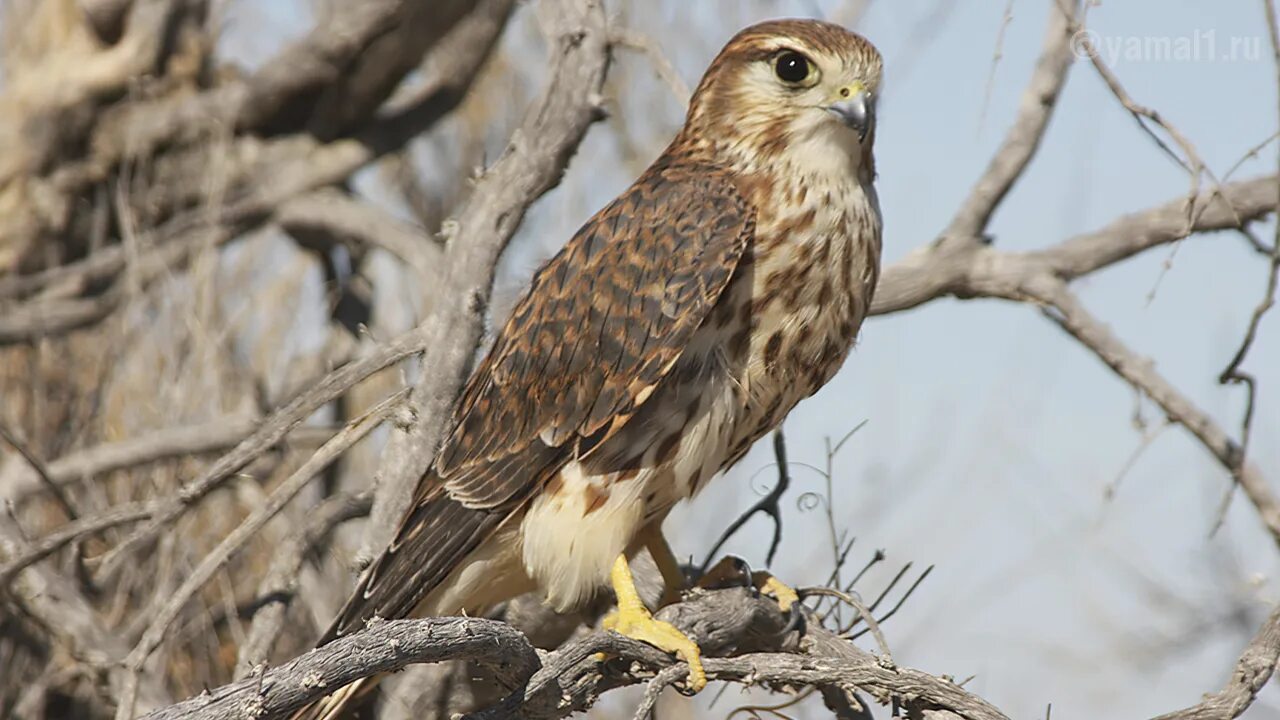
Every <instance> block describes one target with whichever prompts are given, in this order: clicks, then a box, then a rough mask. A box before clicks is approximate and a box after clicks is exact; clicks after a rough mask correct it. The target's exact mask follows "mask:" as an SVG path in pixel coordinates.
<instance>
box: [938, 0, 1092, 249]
mask: <svg viewBox="0 0 1280 720" xmlns="http://www.w3.org/2000/svg"><path fill="white" fill-rule="evenodd" d="M1049 5H1050V10H1049V27H1048V29H1047V30H1046V31H1045V39H1044V49H1043V50H1042V51H1041V53H1040V59H1039V60H1038V61H1037V62H1036V68H1035V71H1034V72H1033V74H1032V76H1031V82H1030V84H1029V85H1028V86H1027V90H1026V92H1025V93H1024V94H1023V96H1022V107H1021V108H1020V109H1019V110H1018V117H1017V119H1016V120H1015V121H1014V123H1013V127H1012V128H1010V129H1009V132H1008V134H1006V135H1005V138H1004V142H1002V143H1001V145H1000V149H999V150H997V151H996V154H995V156H994V157H992V159H991V163H990V164H989V165H988V166H987V170H986V172H984V173H983V175H982V177H981V178H980V179H979V180H978V181H977V182H976V183H974V186H973V188H972V189H971V190H970V191H969V197H968V198H966V199H965V201H964V203H962V204H961V206H960V209H959V211H957V212H956V214H955V217H953V218H952V219H951V224H950V225H948V226H947V229H946V230H944V231H943V233H942V243H943V244H948V243H974V242H978V241H979V239H980V238H981V237H982V234H983V233H984V232H985V231H986V227H987V224H988V223H989V222H990V221H991V216H992V214H993V213H995V211H996V208H997V207H998V206H999V205H1000V201H1001V200H1003V199H1004V197H1005V195H1007V194H1008V193H1009V190H1010V189H1012V188H1013V184H1014V183H1015V182H1017V180H1018V178H1019V177H1021V176H1022V172H1023V171H1024V170H1026V168H1027V165H1028V164H1029V163H1030V162H1031V158H1032V157H1033V156H1034V155H1035V153H1036V150H1037V149H1038V148H1039V147H1040V141H1041V140H1042V139H1044V134H1045V129H1046V128H1047V127H1048V126H1049V118H1050V117H1051V116H1052V114H1053V108H1054V105H1055V104H1056V103H1057V101H1058V95H1059V94H1061V92H1062V87H1063V85H1065V84H1066V80H1067V70H1068V69H1070V67H1071V61H1072V58H1073V56H1072V53H1071V28H1072V25H1073V24H1074V22H1075V18H1074V14H1075V13H1076V12H1079V10H1078V7H1079V2H1078V0H1066V2H1060V1H1059V0H1049ZM1068 11H1070V13H1071V14H1068Z"/></svg>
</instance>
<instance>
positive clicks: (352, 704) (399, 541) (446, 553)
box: [290, 478, 506, 720]
mask: <svg viewBox="0 0 1280 720" xmlns="http://www.w3.org/2000/svg"><path fill="white" fill-rule="evenodd" d="M428 479H429V480H430V479H431V478H428ZM442 484H443V483H440V482H438V481H437V482H434V483H432V482H427V483H424V485H425V486H426V487H428V488H433V487H434V488H439V487H440V486H442ZM505 517H506V514H505V513H494V512H486V511H483V510H471V509H469V508H466V507H464V506H463V505H462V504H461V503H459V502H457V501H455V500H453V499H452V498H450V497H449V496H448V495H446V494H445V493H443V492H439V491H438V490H437V491H436V492H429V493H427V494H426V497H424V498H421V499H419V500H418V501H417V502H415V504H414V506H413V507H412V508H410V510H409V513H408V515H407V516H406V517H405V519H404V521H403V522H401V524H400V528H399V529H398V530H397V531H396V537H395V539H394V540H392V542H391V544H390V545H389V546H388V547H387V549H386V550H384V551H383V552H382V555H381V556H380V557H379V558H378V559H377V560H375V561H374V562H373V564H372V565H370V566H369V569H368V570H366V571H365V573H364V575H363V576H362V577H361V578H360V582H358V583H356V587H355V590H354V591H352V593H351V596H350V597H349V598H348V599H347V602H346V604H345V605H344V606H343V608H342V610H341V611H339V612H338V617H337V618H335V619H334V621H333V624H332V625H330V626H329V629H328V630H327V631H326V632H325V634H324V635H323V636H321V638H320V641H319V643H317V647H318V646H320V645H324V644H326V643H329V642H332V641H333V640H335V639H336V638H338V637H340V636H342V635H345V634H348V633H350V632H353V631H355V630H359V629H360V628H363V627H364V624H365V622H366V621H367V620H369V619H370V618H372V617H374V616H378V617H381V618H383V619H387V620H392V619H397V618H405V617H410V616H412V615H413V614H414V611H415V609H416V608H417V607H418V605H419V604H420V603H421V602H422V600H423V599H424V598H426V597H427V595H428V594H429V593H430V592H431V591H433V590H435V589H436V588H437V587H439V586H440V584H441V583H442V582H444V580H445V578H446V577H448V575H449V573H450V572H452V571H453V569H454V568H456V567H458V566H459V565H460V564H462V562H463V561H464V560H465V558H466V557H467V555H469V554H470V553H471V552H472V551H473V550H475V549H476V547H477V546H479V544H480V543H481V542H482V541H483V540H484V539H485V538H486V537H488V535H489V533H490V532H492V531H493V529H494V528H495V527H497V526H498V525H499V524H500V523H501V521H502V520H503V519H505ZM381 680H382V675H375V676H372V677H367V678H363V679H360V680H357V681H355V682H353V683H351V684H350V685H347V686H345V687H342V688H340V689H338V690H335V691H334V692H333V693H331V694H329V695H327V696H325V697H324V698H321V699H320V700H317V701H315V702H313V703H311V704H310V705H307V706H306V707H304V708H302V709H300V710H298V711H296V712H295V713H294V714H293V715H291V716H290V720H339V719H351V718H355V717H358V715H357V713H358V711H359V710H361V709H362V708H366V707H370V708H371V707H372V704H373V701H374V700H376V693H375V691H376V690H377V687H378V683H379V682H380V681H381Z"/></svg>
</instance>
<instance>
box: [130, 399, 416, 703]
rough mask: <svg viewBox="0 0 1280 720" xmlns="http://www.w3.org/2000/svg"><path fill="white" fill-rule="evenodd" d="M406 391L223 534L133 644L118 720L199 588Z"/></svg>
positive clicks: (339, 436) (374, 411)
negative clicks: (139, 676) (144, 670)
mask: <svg viewBox="0 0 1280 720" xmlns="http://www.w3.org/2000/svg"><path fill="white" fill-rule="evenodd" d="M407 393H408V391H407V390H401V391H400V392H397V393H395V394H393V395H392V396H391V397H389V398H387V399H386V400H383V401H382V402H381V403H379V404H378V405H376V406H374V407H373V408H372V409H370V410H369V411H368V412H367V413H366V414H365V415H364V416H363V417H361V418H358V419H357V420H355V421H353V422H352V423H350V424H349V425H348V426H347V427H346V428H344V429H343V430H342V431H341V432H339V433H338V434H337V435H334V437H333V439H332V440H330V441H329V442H327V443H325V444H324V445H323V446H322V447H321V448H320V449H319V450H317V451H316V452H315V454H314V455H312V456H311V457H310V458H308V459H307V461H306V462H304V463H303V464H302V466H301V467H299V468H298V469H297V470H296V471H295V472H294V473H293V475H291V476H290V477H289V478H288V479H287V480H285V481H284V482H283V483H281V484H280V486H279V487H277V488H276V489H275V490H274V491H273V492H272V493H271V495H270V497H268V498H267V501H266V502H265V503H264V504H263V505H262V507H260V508H258V509H257V510H256V511H254V513H253V514H252V515H250V516H249V517H247V518H245V520H244V521H243V522H242V523H240V525H239V527H237V528H236V529H235V530H233V531H231V533H229V534H228V535H227V536H226V537H225V538H223V540H222V542H220V543H218V546H217V547H216V548H214V549H213V550H212V551H210V552H209V554H208V555H206V556H205V557H204V559H203V560H202V561H201V562H200V564H199V565H197V566H196V568H195V569H194V570H193V571H192V572H191V573H190V574H189V575H188V576H187V578H186V580H185V581H183V583H182V585H181V586H180V587H179V588H178V589H177V590H176V591H175V592H174V593H173V594H172V595H171V596H170V598H169V599H168V601H166V603H165V605H164V607H163V608H161V609H160V611H159V612H158V613H156V616H155V619H153V620H152V621H151V623H150V624H149V625H148V626H147V629H146V631H145V632H143V634H142V638H141V639H139V640H138V643H137V645H135V646H134V648H133V650H132V651H131V652H130V653H129V656H128V657H127V658H125V662H124V664H125V667H126V668H128V670H129V671H130V673H131V674H132V677H131V678H130V679H129V680H128V681H127V682H126V683H125V687H124V691H123V693H122V695H121V699H120V705H119V707H117V708H116V719H117V720H129V718H132V717H133V711H134V708H133V702H134V698H135V697H136V692H137V674H138V673H140V672H141V671H142V667H143V665H144V664H145V663H146V661H147V658H148V657H150V656H151V653H153V652H154V651H155V649H156V648H157V647H159V646H160V643H161V641H162V640H164V635H165V632H166V631H167V630H168V629H169V626H170V625H171V624H172V623H173V621H174V620H176V619H177V618H178V615H179V613H181V612H182V609H183V608H184V607H185V606H186V604H187V603H188V602H189V601H190V600H191V598H192V597H193V596H194V595H195V594H196V593H197V592H199V591H200V588H202V587H204V584H205V583H207V582H208V581H209V580H210V579H212V578H213V575H214V573H216V572H217V571H218V569H219V568H221V567H222V565H223V564H224V563H226V562H227V561H228V560H230V559H231V557H232V556H233V555H234V554H235V553H236V552H238V551H239V550H241V549H242V548H243V547H244V545H245V544H246V543H247V542H248V541H249V540H250V539H251V538H252V537H253V536H254V535H256V534H257V532H258V531H259V530H261V529H262V527H263V526H264V525H266V524H267V521H268V520H270V519H271V518H272V517H275V515H276V513H278V512H280V511H281V510H282V509H284V506H285V505H287V504H288V503H289V501H291V500H292V499H293V498H294V496H295V495H297V494H298V493H299V492H300V491H301V490H302V488H303V487H305V486H306V484H307V483H309V482H311V480H312V479H313V478H314V477H315V476H316V474H317V473H319V472H320V471H321V470H323V469H324V468H325V467H326V466H328V465H329V463H331V462H333V461H334V460H335V459H337V458H338V456H340V455H341V454H342V453H344V452H346V451H347V449H348V448H350V447H351V446H352V445H354V444H356V443H357V442H359V441H360V440H361V439H362V438H364V436H365V435H367V434H369V433H370V432H371V431H372V430H373V429H374V428H376V427H377V426H378V425H380V424H382V421H383V420H385V419H386V418H387V416H388V415H389V414H390V413H391V411H392V410H394V409H395V408H396V407H397V406H398V405H399V404H400V403H401V402H402V401H403V400H404V398H405V396H406V395H407Z"/></svg>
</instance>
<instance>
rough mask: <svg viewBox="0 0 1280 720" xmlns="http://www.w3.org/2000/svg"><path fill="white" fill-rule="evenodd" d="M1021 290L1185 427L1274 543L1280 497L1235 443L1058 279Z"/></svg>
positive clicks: (1279, 533) (1278, 534) (1278, 536)
mask: <svg viewBox="0 0 1280 720" xmlns="http://www.w3.org/2000/svg"><path fill="white" fill-rule="evenodd" d="M1024 290H1025V291H1026V292H1028V293H1029V294H1030V296H1031V297H1034V298H1035V299H1037V300H1038V301H1040V302H1042V303H1044V304H1045V305H1046V306H1048V307H1049V308H1050V309H1052V310H1053V312H1049V313H1047V315H1048V317H1049V318H1050V319H1051V320H1053V321H1054V322H1056V323H1057V324H1058V325H1059V326H1060V327H1061V328H1062V329H1063V330H1066V331H1067V332H1068V333H1070V334H1071V336H1072V337H1074V338H1075V339H1076V340H1079V341H1080V343H1081V344H1082V345H1084V346H1085V347H1086V348H1088V349H1089V350H1090V351H1092V352H1093V353H1094V354H1095V355H1097V356H1098V359H1100V360H1102V361H1103V362H1104V363H1106V364H1107V366H1108V367H1110V368H1111V369H1112V370H1114V371H1115V372H1116V374H1117V375H1119V376H1120V377H1121V378H1123V379H1124V380H1125V381H1126V382H1128V383H1129V384H1131V385H1133V386H1134V387H1135V388H1137V389H1138V390H1141V391H1142V392H1143V393H1144V394H1145V395H1146V396H1147V397H1149V398H1151V400H1152V401H1153V402H1155V403H1156V404H1157V405H1159V406H1160V409H1161V410H1163V411H1164V412H1165V414H1166V415H1167V416H1168V417H1169V419H1170V420H1172V421H1173V422H1176V423H1178V424H1179V425H1182V426H1183V427H1185V428H1186V429H1187V430H1188V431H1189V432H1191V434H1192V435H1194V436H1195V437H1196V438H1197V439H1198V440H1199V441H1200V443H1201V444H1202V445H1203V446H1204V447H1205V449H1207V450H1209V452H1211V453H1213V455H1214V457H1215V458H1217V460H1218V462H1219V463H1221V464H1222V466H1223V467H1225V468H1227V469H1228V470H1230V471H1231V474H1232V476H1233V477H1234V478H1235V480H1236V482H1238V483H1239V484H1240V487H1241V488H1242V489H1243V490H1244V493H1245V495H1246V496H1248V498H1249V500H1250V502H1252V503H1253V505H1254V508H1256V509H1257V511H1258V515H1259V517H1260V518H1261V520H1262V522H1263V524H1264V525H1265V526H1266V527H1267V530H1268V531H1269V532H1270V533H1271V538H1272V540H1273V541H1274V542H1275V543H1276V544H1277V545H1280V498H1277V497H1276V495H1275V494H1274V493H1273V491H1272V490H1271V488H1270V486H1268V485H1267V482H1266V479H1265V478H1263V477H1262V473H1261V472H1260V471H1259V470H1258V468H1257V467H1256V466H1254V465H1253V464H1252V463H1249V462H1248V461H1247V460H1245V459H1244V458H1243V456H1242V454H1241V449H1240V445H1239V444H1238V443H1236V442H1235V441H1234V440H1232V439H1231V438H1230V437H1229V436H1228V435H1227V434H1226V432H1225V431H1224V430H1223V429H1222V428H1221V427H1220V426H1219V425H1218V424H1217V423H1215V422H1214V421H1213V419H1212V418H1210V417H1209V415H1208V413H1206V412H1204V411H1203V410H1201V409H1200V408H1198V407H1196V406H1195V405H1194V404H1193V403H1192V402H1191V400H1190V399H1189V398H1187V397H1186V396H1185V395H1183V394H1182V393H1180V392H1178V390H1177V389H1176V388H1174V387H1173V386H1172V385H1170V384H1169V382H1168V381H1167V380H1165V379H1164V378H1163V377H1161V376H1160V374H1159V373H1157V372H1156V371H1155V367H1154V365H1153V364H1152V362H1151V361H1150V360H1147V359H1145V358H1142V357H1139V356H1138V355H1137V354H1136V353H1134V352H1133V351H1132V350H1130V349H1129V348H1128V347H1127V346H1126V345H1125V344H1124V343H1123V342H1122V341H1121V340H1120V339H1119V338H1117V337H1116V336H1115V335H1114V334H1112V332H1111V330H1110V329H1108V328H1107V326H1106V325H1104V324H1103V323H1102V322H1100V321H1099V320H1098V319H1097V318H1095V317H1093V315H1092V314H1090V313H1089V311H1088V310H1086V309H1085V308H1084V306H1083V305H1081V304H1080V302H1079V301H1078V300H1077V299H1076V298H1075V296H1074V295H1073V294H1072V293H1071V291H1070V290H1068V289H1067V287H1066V285H1065V284H1063V283H1061V282H1060V281H1054V280H1049V279H1042V280H1041V281H1038V282H1035V283H1034V285H1033V286H1024Z"/></svg>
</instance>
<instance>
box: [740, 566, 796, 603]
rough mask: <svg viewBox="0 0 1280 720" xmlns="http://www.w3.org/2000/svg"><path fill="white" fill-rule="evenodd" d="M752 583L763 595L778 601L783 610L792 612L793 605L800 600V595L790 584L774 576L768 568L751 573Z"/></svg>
mask: <svg viewBox="0 0 1280 720" xmlns="http://www.w3.org/2000/svg"><path fill="white" fill-rule="evenodd" d="M751 584H752V585H755V586H756V589H757V590H759V591H760V593H761V594H763V595H768V596H770V597H772V598H773V599H774V600H777V601H778V607H779V608H780V609H781V610H782V612H791V606H792V605H795V604H796V603H798V602H800V595H799V594H797V593H796V591H795V590H794V589H792V587H791V586H790V585H787V584H786V583H784V582H782V581H781V580H779V579H778V578H776V577H774V576H773V574H772V573H770V572H769V571H768V570H759V571H757V572H753V573H751Z"/></svg>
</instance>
